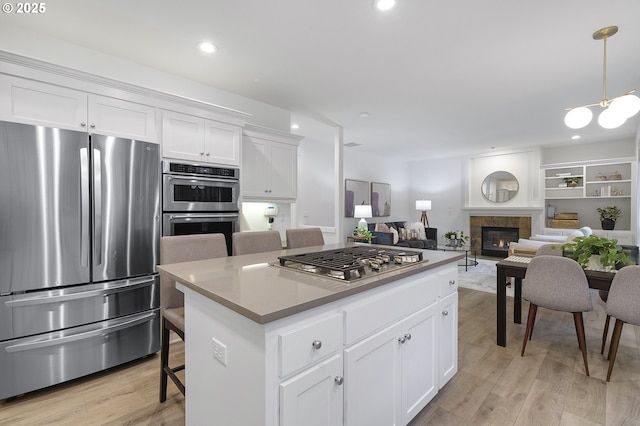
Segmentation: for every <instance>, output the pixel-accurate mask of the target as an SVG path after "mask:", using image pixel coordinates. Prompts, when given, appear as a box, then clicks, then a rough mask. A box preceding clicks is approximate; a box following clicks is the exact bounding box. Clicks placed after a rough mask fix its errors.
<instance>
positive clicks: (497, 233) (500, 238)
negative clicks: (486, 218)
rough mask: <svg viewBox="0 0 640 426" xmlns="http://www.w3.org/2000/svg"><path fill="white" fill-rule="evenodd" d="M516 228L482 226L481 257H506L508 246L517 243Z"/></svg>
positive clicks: (517, 231)
mask: <svg viewBox="0 0 640 426" xmlns="http://www.w3.org/2000/svg"><path fill="white" fill-rule="evenodd" d="M518 238H519V230H518V228H508V227H502V226H500V227H498V226H483V227H482V255H483V256H494V257H507V255H508V253H509V244H510V243H512V242H517V241H518Z"/></svg>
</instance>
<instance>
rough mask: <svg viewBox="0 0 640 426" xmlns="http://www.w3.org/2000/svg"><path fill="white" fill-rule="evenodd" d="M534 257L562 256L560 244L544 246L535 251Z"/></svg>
mask: <svg viewBox="0 0 640 426" xmlns="http://www.w3.org/2000/svg"><path fill="white" fill-rule="evenodd" d="M535 255H536V256H562V244H545V245H543V246H540V247H539V248H538V250H536V254H535Z"/></svg>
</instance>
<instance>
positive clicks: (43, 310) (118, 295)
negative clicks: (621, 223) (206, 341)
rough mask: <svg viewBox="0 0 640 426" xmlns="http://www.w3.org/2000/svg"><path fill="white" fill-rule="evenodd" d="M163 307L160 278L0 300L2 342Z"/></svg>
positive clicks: (39, 292) (132, 280)
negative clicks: (161, 303)
mask: <svg viewBox="0 0 640 426" xmlns="http://www.w3.org/2000/svg"><path fill="white" fill-rule="evenodd" d="M159 306H160V278H159V276H158V275H152V276H146V277H140V278H132V279H128V280H119V281H111V282H107V283H100V284H88V285H78V286H73V287H67V288H64V289H59V290H47V291H37V292H31V293H24V294H20V295H13V296H4V297H0V341H2V340H7V339H15V338H19V337H24V336H31V335H35V334H40V333H48V332H51V331H55V330H62V329H65V328H69V327H76V326H79V325H83V324H88V323H93V322H98V321H104V320H108V319H112V318H117V317H121V316H124V315H129V314H133V313H136V312H142V311H146V310H149V309H154V308H157V307H159Z"/></svg>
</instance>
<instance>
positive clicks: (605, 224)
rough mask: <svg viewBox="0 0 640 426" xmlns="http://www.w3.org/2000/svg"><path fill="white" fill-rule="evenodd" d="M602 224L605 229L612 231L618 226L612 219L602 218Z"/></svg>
mask: <svg viewBox="0 0 640 426" xmlns="http://www.w3.org/2000/svg"><path fill="white" fill-rule="evenodd" d="M600 224H601V225H602V229H604V230H605V231H611V230H613V228H615V227H616V223H615V222H614V221H613V220H611V219H602V220H601V221H600Z"/></svg>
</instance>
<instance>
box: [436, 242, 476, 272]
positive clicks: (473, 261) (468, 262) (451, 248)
mask: <svg viewBox="0 0 640 426" xmlns="http://www.w3.org/2000/svg"><path fill="white" fill-rule="evenodd" d="M438 250H442V251H463V250H464V261H463V262H464V263H458V266H464V270H465V271H468V270H469V266H477V265H478V258H477V256H476V252H475V250H474V252H473V259H469V251H471V247H470V246H448V245H446V244H443V245H439V246H438Z"/></svg>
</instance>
